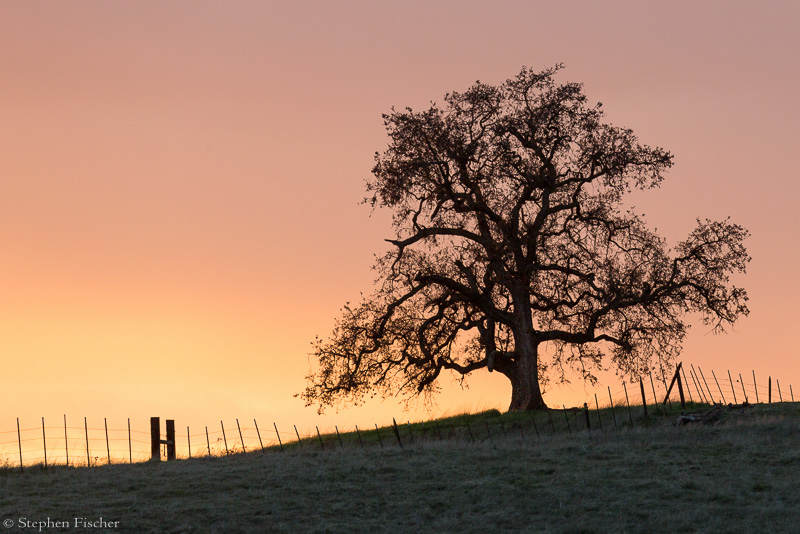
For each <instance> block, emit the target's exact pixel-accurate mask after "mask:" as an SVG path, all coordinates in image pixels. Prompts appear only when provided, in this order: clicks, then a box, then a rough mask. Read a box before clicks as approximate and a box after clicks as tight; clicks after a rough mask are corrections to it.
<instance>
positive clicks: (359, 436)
mask: <svg viewBox="0 0 800 534" xmlns="http://www.w3.org/2000/svg"><path fill="white" fill-rule="evenodd" d="M356 435H358V443H360V444H361V448H362V449H363V448H364V442H363V441H361V432H360V431H359V430H358V425H356Z"/></svg>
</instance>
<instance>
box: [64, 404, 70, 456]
mask: <svg viewBox="0 0 800 534" xmlns="http://www.w3.org/2000/svg"><path fill="white" fill-rule="evenodd" d="M64 452H66V453H67V467H69V438H67V414H64Z"/></svg>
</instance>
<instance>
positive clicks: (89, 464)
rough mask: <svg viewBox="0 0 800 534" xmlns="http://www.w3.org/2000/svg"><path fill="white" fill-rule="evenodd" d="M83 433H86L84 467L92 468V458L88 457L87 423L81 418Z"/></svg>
mask: <svg viewBox="0 0 800 534" xmlns="http://www.w3.org/2000/svg"><path fill="white" fill-rule="evenodd" d="M83 431H84V432H85V433H86V467H92V457H91V456H90V455H89V423H88V422H87V421H86V418H85V417H84V418H83Z"/></svg>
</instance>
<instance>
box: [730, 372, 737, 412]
mask: <svg viewBox="0 0 800 534" xmlns="http://www.w3.org/2000/svg"><path fill="white" fill-rule="evenodd" d="M728 381H730V383H731V391H732V392H733V403H734V404H738V402H737V400H736V389H735V388H734V387H733V378H731V370H730V369H728Z"/></svg>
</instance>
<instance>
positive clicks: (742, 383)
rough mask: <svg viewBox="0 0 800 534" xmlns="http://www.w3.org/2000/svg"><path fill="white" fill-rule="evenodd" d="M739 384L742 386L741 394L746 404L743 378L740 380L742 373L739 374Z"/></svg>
mask: <svg viewBox="0 0 800 534" xmlns="http://www.w3.org/2000/svg"><path fill="white" fill-rule="evenodd" d="M739 383H740V384H741V385H742V394H743V395H744V401H745V402H747V391H745V389H744V378H742V373H739Z"/></svg>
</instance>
